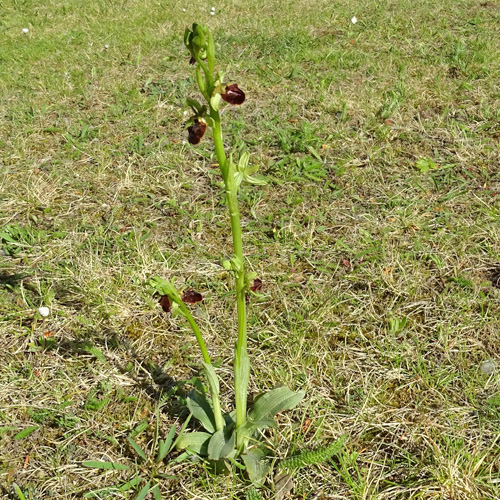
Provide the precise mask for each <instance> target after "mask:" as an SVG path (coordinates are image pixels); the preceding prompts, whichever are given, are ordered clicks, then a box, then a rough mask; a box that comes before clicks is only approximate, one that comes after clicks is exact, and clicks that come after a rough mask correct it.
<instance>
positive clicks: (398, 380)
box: [0, 0, 500, 500]
mask: <svg viewBox="0 0 500 500" xmlns="http://www.w3.org/2000/svg"><path fill="white" fill-rule="evenodd" d="M363 3H364V5H362V6H360V3H359V2H354V1H352V0H347V1H346V2H331V1H318V2H305V1H299V2H286V3H283V2H277V1H275V0H270V1H267V2H263V1H260V0H249V1H247V2H234V1H232V2H231V1H227V2H224V3H222V4H214V6H215V7H216V15H215V16H210V15H209V9H210V6H211V4H210V5H209V4H207V6H203V7H191V6H190V5H189V4H188V3H182V2H178V1H175V2H158V1H154V0H146V1H143V2H138V1H137V0H129V1H126V0H124V1H121V2H105V1H95V2H76V1H74V0H64V1H57V2H56V1H54V0H48V1H46V2H42V3H40V2H34V1H30V0H25V1H19V0H17V1H14V0H7V1H5V2H4V3H3V4H2V19H1V21H0V35H1V36H0V65H1V68H2V71H1V72H0V101H1V102H2V113H1V114H0V167H1V168H0V240H1V241H0V247H1V249H0V287H1V292H0V336H1V338H2V349H3V351H4V354H3V355H2V356H0V495H3V497H5V498H18V496H17V493H16V492H15V490H14V488H13V486H12V485H13V483H15V484H17V485H18V486H19V488H21V490H22V492H23V493H24V495H25V497H26V498H27V499H30V500H34V499H37V500H40V499H44V498H61V499H63V498H64V499H66V498H67V499H76V498H81V497H82V495H83V494H84V493H86V492H88V491H89V490H91V489H95V488H106V487H109V486H111V485H114V484H116V483H118V482H119V481H120V480H123V481H125V480H126V479H127V477H128V476H126V475H121V472H120V471H96V470H92V469H88V468H85V467H83V466H82V463H83V462H86V461H111V462H118V463H124V464H126V463H128V464H129V465H130V464H131V465H132V466H133V453H132V452H131V450H130V447H129V446H128V443H127V436H129V435H131V433H132V435H135V433H134V432H133V430H134V429H137V427H138V426H139V430H140V432H138V433H137V434H136V435H135V437H134V439H135V440H136V441H137V442H138V443H139V444H140V445H141V446H143V447H144V449H149V447H148V446H149V445H148V443H150V442H151V440H152V439H153V436H154V433H155V432H156V430H155V428H154V427H155V426H156V423H155V422H154V418H153V416H154V409H155V408H156V405H157V399H158V394H159V393H160V392H161V391H163V392H165V391H168V390H170V394H171V398H170V402H169V403H168V404H167V405H166V407H165V408H166V410H165V411H164V412H163V413H162V414H161V418H160V423H159V426H160V428H159V430H160V433H163V437H165V436H166V434H167V433H168V430H169V429H170V427H171V425H173V424H176V425H177V426H178V428H180V427H181V425H182V423H183V422H184V420H185V417H186V413H185V411H184V410H183V409H182V398H183V395H184V394H185V391H186V390H187V389H188V388H189V387H190V384H192V377H193V376H195V375H197V374H198V373H199V370H200V358H199V356H198V351H197V349H196V342H195V340H194V338H192V336H191V334H190V332H189V330H188V327H187V325H185V324H184V323H183V322H182V321H181V320H180V319H179V318H170V317H167V316H165V315H164V314H163V313H162V312H161V310H159V307H158V305H157V303H156V299H154V298H153V297H152V296H151V294H150V293H149V291H148V290H147V288H146V287H145V283H146V281H147V279H148V278H149V277H150V276H152V275H161V276H164V277H165V278H168V279H170V280H172V281H174V282H175V283H176V284H177V285H178V286H179V288H181V289H182V288H188V287H190V288H195V289H196V290H199V291H200V292H202V293H203V295H204V301H203V303H202V305H201V306H198V307H197V308H195V309H194V312H195V314H196V316H197V318H198V319H199V321H200V323H201V325H202V326H203V330H204V333H205V335H206V341H207V344H208V345H209V349H210V352H211V355H212V356H213V358H214V359H216V360H217V362H218V364H220V366H221V369H220V370H219V372H220V374H221V375H222V377H223V378H224V379H225V380H226V381H228V380H229V379H230V377H231V374H230V369H229V366H230V365H229V364H230V360H231V356H232V349H233V342H234V332H233V331H232V325H233V320H234V317H233V309H232V308H233V298H232V296H231V294H230V290H231V287H230V283H229V277H228V274H227V273H226V272H225V271H224V269H223V268H222V267H221V265H220V261H221V258H227V257H228V252H230V248H231V242H230V235H229V233H228V221H227V215H226V207H225V206H224V205H223V203H221V202H220V201H219V200H220V199H221V197H220V187H219V184H218V183H219V177H218V173H217V170H216V169H215V168H214V163H215V159H214V158H213V156H212V153H211V151H212V149H211V148H210V146H209V139H208V140H207V139H205V140H204V142H202V144H201V145H200V146H199V147H197V148H196V149H195V148H192V147H190V146H189V145H188V144H186V142H185V141H186V139H187V134H186V132H185V131H184V130H183V122H184V121H185V117H184V116H183V109H182V101H183V99H184V98H185V97H186V96H189V95H193V94H194V89H195V85H194V82H193V80H192V77H193V75H192V68H191V67H190V66H189V65H188V59H189V56H188V55H187V53H186V51H185V49H184V47H183V44H182V35H183V31H184V28H185V26H187V25H189V24H191V23H192V22H193V21H199V22H204V23H208V24H209V25H210V26H211V28H212V29H213V31H214V36H215V40H216V46H217V51H218V54H219V56H220V60H221V64H224V65H228V66H229V70H228V76H227V77H228V81H230V82H237V83H238V84H239V86H240V87H241V88H243V89H244V90H245V92H246V93H247V102H245V104H244V106H242V107H241V108H239V109H238V110H236V111H235V110H234V109H231V110H229V109H228V110H227V115H226V122H228V125H227V127H226V140H227V141H228V143H229V142H231V143H238V142H243V141H245V142H246V144H247V145H248V148H249V150H250V153H251V156H252V161H254V162H255V163H258V164H259V165H261V172H262V173H263V174H264V175H266V176H267V178H268V179H269V181H270V182H269V185H268V186H266V187H264V188H260V187H258V188H255V187H252V186H249V187H245V188H244V190H243V192H242V196H241V200H242V216H243V226H244V245H245V249H246V255H247V258H248V265H249V268H251V269H254V270H255V271H257V272H258V275H259V277H260V278H261V279H262V280H263V283H264V287H263V290H262V293H263V295H262V297H260V298H253V299H252V303H251V308H250V313H249V314H250V318H249V321H250V325H249V336H250V341H249V354H250V358H251V360H252V363H254V364H253V369H252V378H251V390H252V392H253V393H255V394H256V393H258V392H260V391H261V390H264V389H269V388H272V387H274V386H276V385H280V384H286V385H288V386H290V387H291V388H292V389H304V390H306V393H307V396H306V398H305V400H304V402H303V403H301V406H300V407H299V409H297V410H295V411H294V412H288V413H286V414H284V415H282V416H281V417H280V425H279V428H278V431H277V432H276V433H274V434H272V435H270V436H269V439H270V443H272V444H273V446H274V447H275V450H276V456H277V457H278V458H284V457H285V456H288V455H291V454H293V453H295V452H298V451H300V450H303V449H306V448H308V449H316V448H318V447H321V446H324V445H326V444H328V443H329V442H330V441H333V440H334V439H336V438H337V437H339V436H340V435H341V434H344V433H347V434H348V436H349V437H348V441H347V444H346V451H345V453H344V454H343V455H342V456H339V457H336V458H333V459H332V460H331V461H330V462H329V463H327V464H323V465H318V466H315V467H312V468H305V469H301V470H300V471H299V472H298V473H297V475H296V476H295V477H294V489H293V493H292V498H296V499H304V500H305V499H307V500H313V499H320V498H338V499H377V500H382V499H384V500H385V499H390V500H396V499H398V500H399V499H400V500H403V499H404V500H407V499H437V498H439V499H441V498H442V499H449V500H457V499H460V500H462V499H463V500H470V499H478V500H479V499H481V500H483V499H490V500H493V499H496V498H499V497H500V459H499V456H500V438H499V431H500V424H499V422H500V419H499V417H500V413H499V412H500V403H499V395H500V380H499V372H498V371H494V372H493V373H490V374H485V373H483V372H482V369H481V367H482V366H483V365H482V363H484V362H485V361H488V360H493V361H494V362H495V363H496V364H497V365H498V364H500V348H499V346H500V334H499V331H500V319H499V318H500V283H499V279H500V224H499V222H500V208H499V207H500V205H499V200H500V198H499V197H500V174H499V169H498V158H499V155H500V143H499V137H500V135H499V134H500V112H499V109H500V92H499V87H498V81H499V80H500V59H499V58H498V53H499V52H500V42H499V40H500V37H499V36H498V26H499V21H500V14H499V13H500V3H499V2H498V0H488V1H483V2H478V1H473V0H453V1H451V0H444V1H442V2H431V1H427V0H425V1H421V2H409V1H408V0H393V1H385V2H375V1H373V2H363ZM183 8H186V9H187V12H186V13H184V12H183V11H182V9H183ZM353 15H356V16H357V18H358V23H357V24H355V25H353V24H351V23H350V19H351V17H352V16H353ZM23 27H28V28H29V33H27V34H24V33H23V32H22V28H23ZM424 163H425V165H427V167H428V168H427V167H426V168H422V165H424ZM41 305H46V306H48V307H50V309H51V314H50V316H49V317H48V318H45V319H43V318H41V317H40V316H39V315H37V309H38V307H40V306H41ZM222 391H223V394H222V395H223V397H224V398H225V399H224V401H223V405H224V407H225V408H229V407H230V406H231V405H232V395H231V394H230V393H229V392H228V390H227V386H225V385H224V384H223V386H222ZM141 429H142V430H141ZM162 472H165V473H166V474H169V475H175V476H177V477H178V478H179V479H178V480H177V481H169V480H165V481H164V483H163V484H162V488H163V490H162V493H164V495H165V498H174V499H194V498H206V499H216V498H217V499H219V498H220V499H222V498H227V499H236V498H244V496H245V492H246V489H247V486H246V485H245V484H244V483H243V482H242V481H241V480H238V479H237V478H235V477H232V476H229V477H228V476H213V474H212V473H211V471H210V470H208V469H207V468H206V467H204V466H203V465H201V464H194V463H189V462H182V463H179V464H177V463H173V462H170V463H169V464H166V466H165V470H164V471H162ZM266 488H267V489H266V490H264V491H263V492H262V493H263V496H264V498H269V499H270V498H274V496H273V492H272V489H273V486H272V483H271V482H269V483H268V484H267V486H266ZM123 498H129V497H127V496H125V495H124V496H123Z"/></svg>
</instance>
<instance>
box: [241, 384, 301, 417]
mask: <svg viewBox="0 0 500 500" xmlns="http://www.w3.org/2000/svg"><path fill="white" fill-rule="evenodd" d="M304 395H305V392H304V391H298V392H294V391H292V390H290V389H289V388H288V387H278V388H277V389H273V390H272V391H269V392H266V393H265V394H262V395H260V396H258V397H257V398H256V400H255V403H254V406H253V410H252V411H251V413H250V418H251V419H252V420H253V421H254V422H258V421H261V420H264V419H267V418H269V417H274V416H275V415H276V414H277V413H278V412H280V411H283V410H290V409H292V408H294V407H295V406H297V405H298V404H299V402H300V401H301V400H302V398H303V397H304Z"/></svg>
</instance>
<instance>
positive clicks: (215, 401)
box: [176, 298, 224, 431]
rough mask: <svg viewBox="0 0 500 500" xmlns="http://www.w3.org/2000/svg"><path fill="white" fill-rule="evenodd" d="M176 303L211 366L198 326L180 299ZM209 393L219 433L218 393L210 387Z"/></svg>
mask: <svg viewBox="0 0 500 500" xmlns="http://www.w3.org/2000/svg"><path fill="white" fill-rule="evenodd" d="M176 302H177V304H178V306H179V308H180V310H181V311H182V314H183V315H184V317H185V318H186V319H187V321H188V323H189V325H190V326H191V329H192V330H193V333H194V335H195V337H196V340H197V341H198V345H199V346H200V350H201V354H202V356H203V361H205V363H206V364H207V365H212V362H211V361H210V355H209V354H208V350H207V346H206V345H205V341H204V340H203V337H202V335H201V332H200V329H199V328H198V325H197V324H196V321H195V320H194V318H193V316H192V315H191V313H190V312H189V309H188V308H187V307H186V305H185V304H184V302H182V300H181V299H180V298H179V300H176ZM210 393H211V394H210V395H211V396H212V406H213V410H214V417H215V427H216V428H217V430H218V431H220V430H222V429H224V417H223V416H222V408H221V405H220V398H219V394H218V391H216V390H213V389H212V387H211V386H210Z"/></svg>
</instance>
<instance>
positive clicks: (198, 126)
mask: <svg viewBox="0 0 500 500" xmlns="http://www.w3.org/2000/svg"><path fill="white" fill-rule="evenodd" d="M206 130H207V124H206V123H205V121H204V120H203V119H202V118H195V119H194V121H193V124H192V125H191V126H190V127H188V142H189V144H199V143H200V141H201V139H202V138H203V136H204V135H205V132H206Z"/></svg>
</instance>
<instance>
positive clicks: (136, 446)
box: [127, 436, 148, 461]
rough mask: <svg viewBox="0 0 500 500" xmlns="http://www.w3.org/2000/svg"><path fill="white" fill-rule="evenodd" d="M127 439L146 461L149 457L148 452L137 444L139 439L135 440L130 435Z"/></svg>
mask: <svg viewBox="0 0 500 500" xmlns="http://www.w3.org/2000/svg"><path fill="white" fill-rule="evenodd" d="M127 441H128V442H129V444H130V446H132V448H133V449H134V450H135V452H136V453H137V454H138V455H139V456H140V457H141V458H142V459H143V460H144V461H146V460H147V459H148V457H147V456H146V453H145V452H144V450H143V449H142V448H141V447H140V446H139V445H138V444H137V441H135V440H134V439H133V438H131V437H130V436H128V437H127Z"/></svg>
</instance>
